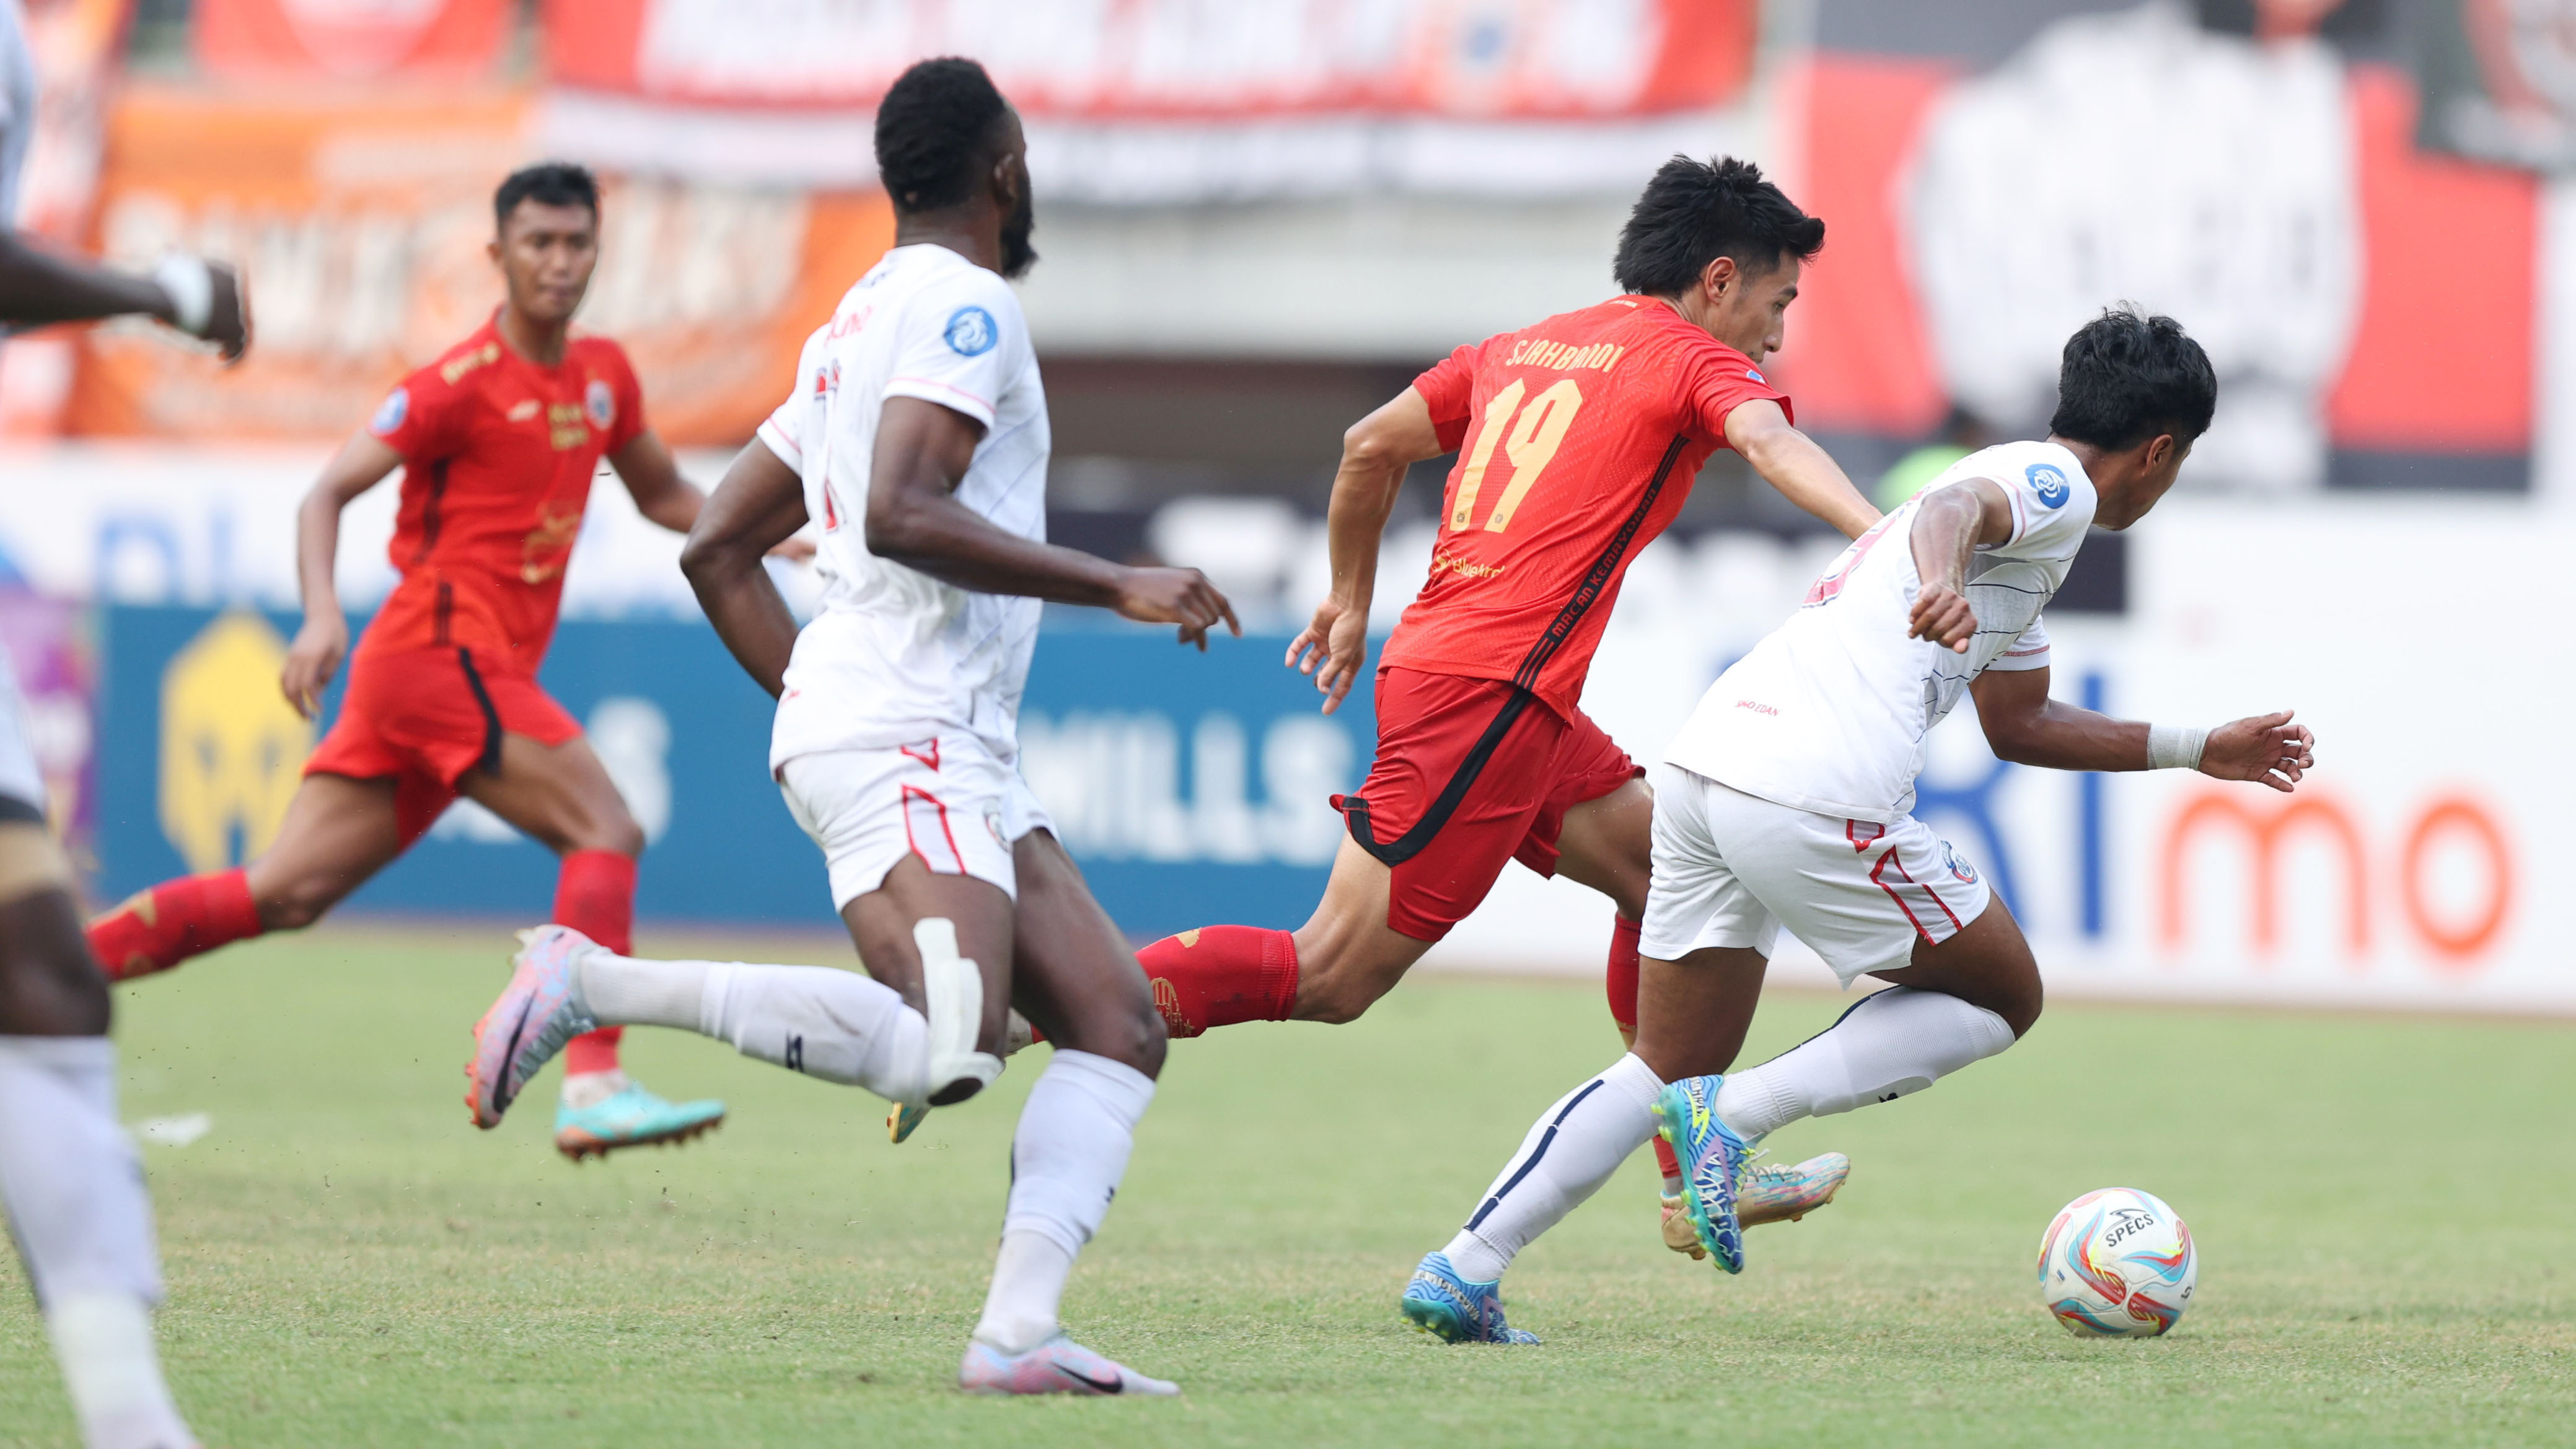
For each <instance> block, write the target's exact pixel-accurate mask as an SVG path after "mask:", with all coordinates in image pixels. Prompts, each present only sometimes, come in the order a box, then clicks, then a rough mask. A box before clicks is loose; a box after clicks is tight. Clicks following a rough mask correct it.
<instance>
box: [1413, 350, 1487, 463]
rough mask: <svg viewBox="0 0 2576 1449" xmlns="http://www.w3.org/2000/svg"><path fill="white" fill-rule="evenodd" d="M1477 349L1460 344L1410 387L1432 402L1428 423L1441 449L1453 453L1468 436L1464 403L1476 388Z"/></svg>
mask: <svg viewBox="0 0 2576 1449" xmlns="http://www.w3.org/2000/svg"><path fill="white" fill-rule="evenodd" d="M1479 351H1480V349H1479V348H1478V347H1474V346H1468V347H1461V348H1459V349H1458V350H1457V351H1455V352H1452V353H1450V354H1449V355H1448V356H1447V357H1444V358H1442V359H1440V361H1439V362H1438V363H1436V364H1434V365H1433V367H1432V368H1431V370H1430V371H1428V372H1426V373H1424V374H1422V375H1421V376H1420V377H1417V378H1415V379H1414V380H1413V390H1414V391H1415V392H1418V393H1420V394H1422V400H1423V401H1424V402H1426V403H1429V404H1430V405H1431V426H1432V427H1433V428H1434V429H1435V430H1437V431H1438V433H1439V435H1440V449H1441V451H1442V452H1445V453H1454V452H1456V451H1458V445H1459V444H1460V443H1463V442H1465V441H1466V440H1467V406H1468V400H1469V399H1470V398H1471V397H1472V396H1473V395H1474V393H1475V390H1476V355H1477V353H1478V352H1479Z"/></svg>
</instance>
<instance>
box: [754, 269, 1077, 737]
mask: <svg viewBox="0 0 2576 1449" xmlns="http://www.w3.org/2000/svg"><path fill="white" fill-rule="evenodd" d="M898 397H909V398H921V399H924V400H927V401H929V402H934V403H937V404H939V405H940V406H942V407H946V408H951V409H954V410H955V411H957V412H959V413H963V414H964V415H966V416H967V417H970V418H973V419H974V420H975V421H977V422H979V423H982V424H983V425H984V438H983V441H982V442H980V443H978V444H977V445H976V448H975V455H974V458H973V460H972V461H971V462H969V463H968V465H967V468H966V476H965V478H964V480H963V481H961V482H960V483H959V484H958V485H957V492H956V498H957V501H958V502H960V503H962V504H964V505H965V506H966V507H968V508H970V509H973V510H974V511H975V512H977V513H979V514H981V515H983V517H984V518H985V519H986V520H987V521H989V522H990V523H992V524H993V526H994V527H996V528H1000V529H1003V530H1005V531H1007V532H1010V533H1015V534H1018V535H1020V536H1021V537H1023V538H1028V539H1035V540H1044V539H1045V537H1046V467H1047V451H1048V448H1049V445H1050V439H1049V434H1048V431H1047V409H1046V394H1045V392H1044V391H1043V390H1042V389H1041V387H1040V386H1039V383H1038V362H1037V354H1036V352H1035V350H1034V349H1032V348H1031V346H1030V344H1029V329H1028V324H1027V322H1026V321H1025V320H1024V319H1023V318H1022V317H1021V315H1020V300H1019V298H1018V296H1017V295H1015V294H1014V293H1013V292H1012V291H1011V288H1010V284H1009V283H1007V282H1004V281H1003V280H1002V279H1001V277H1000V276H999V275H997V274H995V273H993V272H990V271H987V270H985V269H984V268H982V267H979V266H977V265H975V264H974V263H973V262H970V261H968V260H966V258H964V257H962V256H960V255H958V254H957V253H955V252H953V251H950V250H949V249H948V248H946V247H943V246H936V245H931V244H926V243H925V244H919V245H914V246H902V247H896V248H895V249H894V250H892V251H890V252H887V253H886V254H885V257H884V259H883V260H881V261H879V262H878V263H877V264H876V265H875V266H873V267H871V268H869V269H868V274H867V275H866V276H864V277H861V278H860V279H859V281H858V284H857V285H856V286H854V287H852V288H850V290H849V292H848V293H847V294H846V295H844V296H843V297H842V298H841V305H840V307H839V308H838V309H837V310H835V311H834V312H833V314H832V320H831V321H829V322H827V323H825V324H824V325H823V326H822V327H820V328H818V329H816V330H815V332H814V335H813V336H812V337H810V338H808V339H806V342H805V351H804V355H803V357H802V358H801V359H800V361H799V362H798V364H797V370H796V391H795V392H794V394H792V395H791V396H790V397H789V398H788V399H787V401H786V402H785V403H783V404H781V405H780V406H779V408H778V411H777V412H775V413H773V414H771V415H770V418H769V421H767V422H765V423H763V424H761V426H760V441H761V442H762V443H763V444H764V445H766V446H767V447H768V448H769V450H770V451H771V452H773V453H775V454H777V455H778V457H779V458H780V460H781V461H783V462H785V463H786V464H787V465H788V466H789V467H791V468H793V469H795V470H796V472H797V474H798V475H799V476H801V477H802V478H803V479H804V480H805V511H806V514H807V516H808V517H810V518H811V519H812V520H813V521H814V522H815V523H817V524H819V525H820V526H821V528H822V538H821V539H820V541H819V542H818V543H817V544H816V548H815V555H814V567H815V571H816V572H817V573H818V574H819V575H820V576H821V578H822V582H823V592H822V601H821V607H820V609H819V610H818V611H817V612H816V614H815V615H814V618H813V619H812V621H811V622H809V623H807V624H806V625H805V627H804V629H803V630H802V631H801V632H800V633H798V634H797V636H796V652H795V654H794V656H793V657H792V658H791V659H790V661H789V663H788V665H787V678H786V686H787V687H786V690H785V692H784V693H783V694H782V695H781V696H780V698H779V701H778V717H777V720H776V723H775V724H774V726H773V727H772V729H771V732H770V743H769V766H770V769H771V770H772V771H775V770H776V769H777V768H778V767H779V766H781V765H783V764H785V763H787V762H788V761H789V760H792V759H795V758H796V757H798V756H799V755H808V754H814V753H818V752H820V751H824V750H840V749H883V748H887V747H890V746H895V745H905V744H915V743H918V742H920V741H922V740H924V739H927V738H930V737H931V736H933V735H935V734H937V733H938V732H940V731H942V730H965V731H969V732H972V733H973V734H975V735H976V736H977V737H979V738H980V739H982V740H983V741H984V742H985V744H986V745H987V746H988V747H989V748H990V749H991V750H992V751H993V753H994V755H995V756H996V757H997V758H999V759H1001V760H1003V761H1005V762H1009V761H1012V760H1015V759H1016V758H1017V757H1018V753H1019V712H1020V694H1021V691H1022V690H1023V689H1024V688H1025V687H1026V685H1027V683H1028V675H1029V654H1030V651H1031V649H1032V648H1033V647H1034V646H1035V644H1036V642H1037V632H1038V616H1039V611H1040V605H1039V602H1038V601H1037V600H1036V599H1030V598H1021V597H1016V596H1011V595H1003V594H985V593H976V592H973V591H971V590H967V589H961V588H957V587H955V586H954V585H951V584H945V583H942V582H940V581H939V580H937V579H934V578H932V577H930V576H929V575H928V574H924V573H920V572H917V571H915V570H913V569H910V568H907V567H905V566H904V565H902V564H899V563H895V562H893V561H892V560H889V559H882V558H879V557H877V556H876V555H875V554H872V553H870V552H868V543H867V523H866V519H867V506H868V470H869V464H870V460H871V459H872V458H873V457H874V456H875V453H876V437H877V420H878V418H879V417H880V416H881V415H882V414H883V412H884V410H885V404H886V400H887V399H889V398H898Z"/></svg>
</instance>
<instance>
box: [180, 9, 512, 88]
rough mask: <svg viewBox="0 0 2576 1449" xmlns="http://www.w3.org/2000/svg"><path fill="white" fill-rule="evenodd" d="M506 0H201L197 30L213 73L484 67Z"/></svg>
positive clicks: (341, 73) (500, 38)
mask: <svg viewBox="0 0 2576 1449" xmlns="http://www.w3.org/2000/svg"><path fill="white" fill-rule="evenodd" d="M511 8H512V7H511V6H510V4H509V0H391V3H387V0H197V6H196V13H195V16H194V17H193V21H194V23H193V25H192V27H191V32H190V33H191V36H192V38H193V40H194V41H195V48H196V52H197V63H198V64H199V65H200V66H203V67H204V68H205V69H206V71H207V73H208V74H210V75H220V76H237V77H249V78H254V79H275V78H278V77H282V76H331V77H338V78H341V79H349V80H367V79H373V78H375V77H377V76H388V75H402V76H405V77H430V78H440V79H451V80H452V79H456V78H459V77H464V76H488V75H489V74H491V72H492V69H493V67H494V66H496V65H498V64H499V63H500V59H501V50H502V46H503V44H504V43H505V42H506V41H507V40H508V39H509V34H510V12H511Z"/></svg>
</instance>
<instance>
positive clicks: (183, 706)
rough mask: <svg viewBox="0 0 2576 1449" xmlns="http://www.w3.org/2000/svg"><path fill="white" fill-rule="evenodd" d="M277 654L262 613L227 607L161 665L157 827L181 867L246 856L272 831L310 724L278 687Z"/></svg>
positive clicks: (306, 746) (282, 655)
mask: <svg viewBox="0 0 2576 1449" xmlns="http://www.w3.org/2000/svg"><path fill="white" fill-rule="evenodd" d="M285 664H286V641H285V640H284V639H281V638H279V637H278V633H277V631H276V630H275V629H273V628H271V627H269V623H268V621H267V620H266V619H263V618H261V617H260V616H259V615H257V614H250V613H228V614H224V615H222V616H220V617H219V618H217V619H216V620H215V621H214V622H213V623H211V624H208V625H207V626H206V627H205V630H204V631H203V632H201V633H200V634H198V635H197V637H196V638H194V639H191V640H189V641H188V647H186V648H184V649H182V650H180V651H179V652H178V653H177V654H176V655H174V656H172V658H171V660H170V664H169V667H168V668H166V669H164V670H163V671H162V673H161V833H162V834H164V835H167V836H168V837H169V838H170V843H171V844H172V845H174V846H176V847H178V850H179V855H180V857H181V858H182V859H184V860H186V861H187V862H188V869H190V870H193V871H206V870H220V869H222V868H223V867H225V866H227V865H232V864H234V863H236V862H237V861H241V860H248V859H249V858H251V857H252V856H255V855H257V854H259V853H260V852H261V851H263V850H266V849H267V848H268V844H269V842H270V841H272V840H274V839H276V838H277V827H278V825H279V824H280V822H282V821H284V820H285V818H286V804H287V802H288V801H289V800H292V799H294V798H295V787H296V786H297V785H298V784H299V783H301V781H302V778H303V766H304V757H305V756H306V755H307V754H309V753H311V752H312V749H313V726H312V725H311V724H310V723H308V722H307V721H305V720H304V719H303V718H301V717H300V716H298V715H297V714H296V713H295V710H294V707H293V706H291V705H289V704H288V703H287V702H286V697H285V696H284V695H283V694H280V693H279V692H278V688H277V675H278V671H279V670H280V669H281V668H283V667H284V666H285ZM237 838H238V842H239V853H238V854H236V853H235V842H236V839H237Z"/></svg>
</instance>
